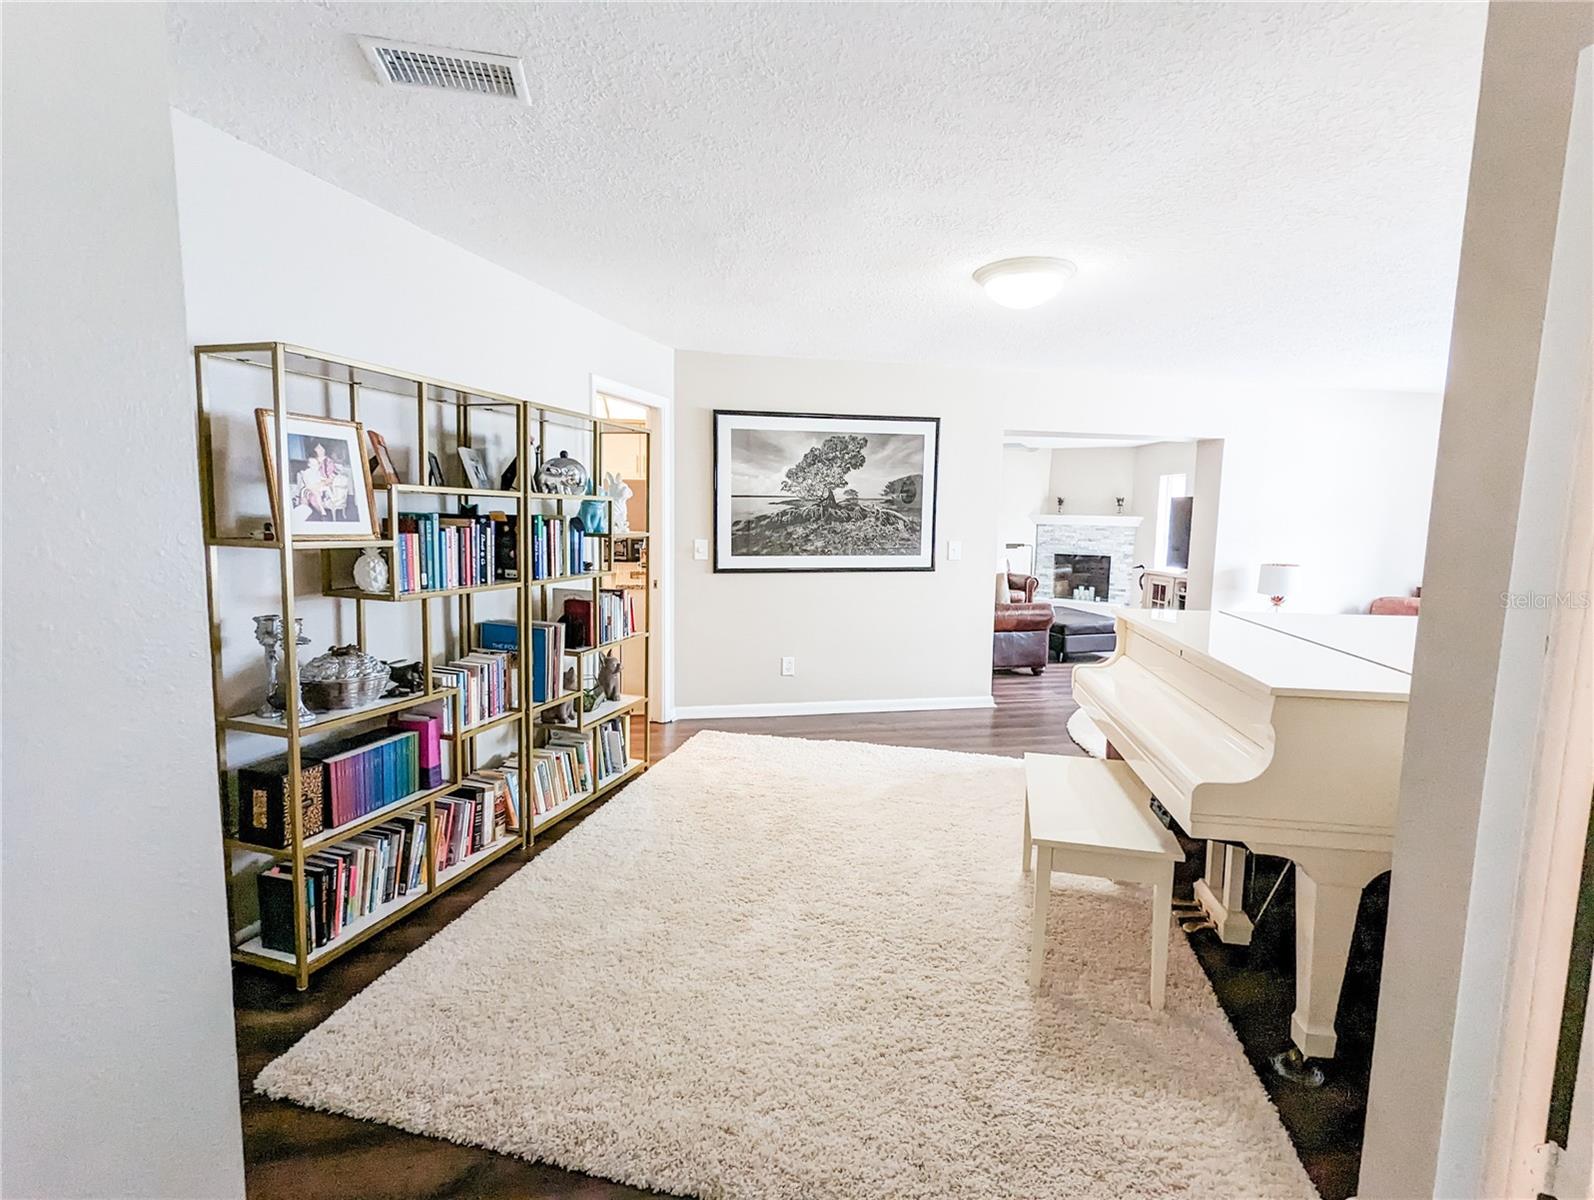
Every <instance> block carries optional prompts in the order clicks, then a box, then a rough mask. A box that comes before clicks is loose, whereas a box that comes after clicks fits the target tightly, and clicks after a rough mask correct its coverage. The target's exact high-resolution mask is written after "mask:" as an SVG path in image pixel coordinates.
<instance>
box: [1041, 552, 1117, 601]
mask: <svg viewBox="0 0 1594 1200" xmlns="http://www.w3.org/2000/svg"><path fill="white" fill-rule="evenodd" d="M1111 580H1112V556H1111V555H1107V554H1054V555H1052V596H1053V597H1055V598H1056V599H1058V600H1066V599H1068V598H1069V597H1070V596H1075V595H1079V594H1080V593H1083V596H1082V597H1081V598H1082V599H1091V600H1105V599H1107V589H1108V584H1109V583H1110V582H1111Z"/></svg>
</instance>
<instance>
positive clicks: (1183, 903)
mask: <svg viewBox="0 0 1594 1200" xmlns="http://www.w3.org/2000/svg"><path fill="white" fill-rule="evenodd" d="M1170 903H1171V905H1172V907H1173V908H1174V909H1175V910H1176V911H1177V910H1180V909H1183V910H1184V911H1186V912H1200V911H1201V901H1199V900H1174V901H1171V902H1170Z"/></svg>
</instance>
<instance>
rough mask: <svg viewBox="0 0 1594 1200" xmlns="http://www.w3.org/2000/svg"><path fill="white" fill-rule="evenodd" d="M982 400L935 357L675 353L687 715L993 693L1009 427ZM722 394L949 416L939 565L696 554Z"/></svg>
mask: <svg viewBox="0 0 1594 1200" xmlns="http://www.w3.org/2000/svg"><path fill="white" fill-rule="evenodd" d="M968 399H969V391H968V379H967V377H966V376H964V375H962V374H960V373H956V372H946V371H942V370H937V369H933V368H917V367H898V366H871V365H862V364H851V363H828V362H818V361H809V360H800V359H766V358H737V357H730V356H724V355H717V354H696V353H686V352H682V353H680V354H678V355H677V356H676V382H675V404H676V426H675V429H676V455H675V463H676V480H677V489H678V490H677V493H676V507H675V512H676V521H677V523H678V533H679V536H678V537H677V539H676V544H677V550H676V555H675V568H676V572H677V575H676V611H677V612H679V613H680V614H681V619H680V620H679V621H678V622H677V630H676V671H677V682H676V700H677V705H678V707H677V710H676V714H677V716H680V717H693V716H707V715H715V714H720V713H724V712H725V711H726V710H727V709H735V710H738V711H739V712H748V713H749V715H751V714H752V713H766V712H774V711H793V710H799V711H800V710H801V708H802V706H805V705H818V706H819V707H820V711H837V710H841V709H845V708H848V707H859V708H864V709H869V708H875V707H880V706H882V703H884V704H887V705H892V704H894V705H901V706H913V705H920V706H935V705H968V704H988V703H989V696H990V668H991V643H990V637H989V634H986V633H982V632H981V631H982V630H988V629H989V628H990V614H991V608H992V603H993V586H992V585H993V582H994V580H993V574H994V572H993V570H992V565H993V564H992V558H991V552H990V547H991V545H992V543H993V541H994V540H995V537H994V533H995V530H996V528H997V521H998V509H999V507H1000V487H999V481H1000V478H1001V464H1002V445H1001V438H1000V436H999V435H1000V429H1001V425H1000V419H999V418H998V417H996V416H995V414H994V413H993V412H992V410H991V409H990V408H989V407H987V408H981V407H980V406H978V405H975V404H971V403H969V402H968ZM716 408H743V409H747V408H751V409H759V410H770V411H776V412H785V411H799V412H800V411H803V410H807V411H810V412H829V413H880V414H887V415H890V414H902V415H911V416H939V417H941V439H940V468H939V469H940V505H939V514H938V520H937V526H936V535H937V542H936V555H935V570H934V571H933V572H924V571H914V572H866V573H858V574H836V575H831V574H775V575H761V574H754V575H742V574H733V573H726V574H715V573H714V571H713V564H712V562H701V561H697V560H695V559H693V557H692V542H693V540H694V539H696V538H709V539H712V536H713V522H712V508H713V490H714V489H713V485H714V481H713V471H712V466H711V463H712V457H713V454H712V435H713V418H712V411H713V410H714V409H716ZM993 419H994V423H993ZM949 541H961V542H962V544H963V548H964V554H963V558H962V560H961V561H959V562H952V561H949V560H948V557H947V543H948V542H949ZM970 630H973V631H974V636H972V637H971V636H970V634H969V631H970ZM784 655H791V656H793V657H795V658H796V660H797V674H796V675H795V676H794V677H790V678H782V677H781V675H780V659H781V657H782V656H784ZM769 706H774V707H769Z"/></svg>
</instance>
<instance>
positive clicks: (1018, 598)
mask: <svg viewBox="0 0 1594 1200" xmlns="http://www.w3.org/2000/svg"><path fill="white" fill-rule="evenodd" d="M1040 585H1041V581H1040V580H1039V579H1036V578H1035V576H1033V575H1015V574H1014V573H1013V572H1012V571H1009V572H1008V573H1007V602H1008V603H1009V604H1028V603H1030V602H1031V601H1032V600H1034V599H1035V589H1036V588H1038V587H1040Z"/></svg>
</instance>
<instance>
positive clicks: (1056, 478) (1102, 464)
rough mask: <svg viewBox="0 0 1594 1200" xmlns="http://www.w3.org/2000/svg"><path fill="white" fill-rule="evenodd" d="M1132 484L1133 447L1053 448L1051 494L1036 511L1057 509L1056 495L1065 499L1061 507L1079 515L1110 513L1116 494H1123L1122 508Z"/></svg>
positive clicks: (1131, 497)
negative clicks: (1044, 503)
mask: <svg viewBox="0 0 1594 1200" xmlns="http://www.w3.org/2000/svg"><path fill="white" fill-rule="evenodd" d="M1134 488H1135V451H1134V448H1132V447H1127V446H1126V447H1122V448H1119V447H1101V448H1092V449H1088V450H1086V449H1080V450H1053V451H1052V473H1051V481H1050V486H1049V488H1048V491H1049V493H1050V495H1051V497H1052V499H1051V502H1050V503H1048V504H1047V505H1046V507H1045V508H1041V509H1037V510H1036V511H1037V512H1055V511H1057V499H1056V498H1057V497H1058V496H1061V497H1062V498H1063V500H1064V504H1063V511H1064V512H1065V513H1070V514H1076V515H1079V516H1094V517H1099V516H1102V515H1104V514H1105V515H1108V516H1111V515H1112V514H1114V513H1116V512H1117V511H1118V505H1117V503H1116V501H1117V498H1118V497H1119V496H1122V497H1123V498H1124V512H1126V513H1127V512H1130V511H1131V510H1130V508H1129V501H1130V500H1131V499H1133V492H1134Z"/></svg>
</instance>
